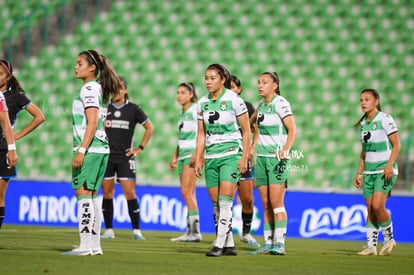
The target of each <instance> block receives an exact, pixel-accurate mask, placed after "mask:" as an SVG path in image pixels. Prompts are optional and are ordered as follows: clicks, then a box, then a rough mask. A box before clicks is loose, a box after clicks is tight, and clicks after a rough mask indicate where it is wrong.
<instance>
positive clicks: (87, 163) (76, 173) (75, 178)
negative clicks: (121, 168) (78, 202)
mask: <svg viewBox="0 0 414 275" xmlns="http://www.w3.org/2000/svg"><path fill="white" fill-rule="evenodd" d="M75 155H76V153H74V154H73V157H75ZM108 158H109V154H96V153H86V154H85V158H84V160H83V164H82V167H81V168H75V169H72V188H73V189H79V188H80V187H81V186H83V187H84V188H85V189H86V190H93V191H98V190H99V188H100V187H101V183H102V180H103V178H104V175H105V171H106V165H107V164H108Z"/></svg>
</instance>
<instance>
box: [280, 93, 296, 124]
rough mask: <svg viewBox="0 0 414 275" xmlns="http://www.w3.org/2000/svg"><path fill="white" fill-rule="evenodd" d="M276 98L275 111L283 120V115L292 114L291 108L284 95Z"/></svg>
mask: <svg viewBox="0 0 414 275" xmlns="http://www.w3.org/2000/svg"><path fill="white" fill-rule="evenodd" d="M276 100H277V102H276V104H277V105H276V112H277V114H278V115H279V117H280V119H282V120H283V119H284V118H285V117H287V116H291V115H292V114H293V113H292V109H291V108H290V103H289V102H288V101H287V100H286V99H285V98H284V97H282V96H278V97H277V99H276Z"/></svg>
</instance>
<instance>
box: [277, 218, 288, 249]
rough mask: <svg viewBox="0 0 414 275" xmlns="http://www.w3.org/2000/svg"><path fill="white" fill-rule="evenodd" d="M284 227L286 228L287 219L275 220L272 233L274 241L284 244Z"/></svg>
mask: <svg viewBox="0 0 414 275" xmlns="http://www.w3.org/2000/svg"><path fill="white" fill-rule="evenodd" d="M286 228H287V221H283V220H282V221H277V222H275V233H274V239H275V243H281V244H285V238H286Z"/></svg>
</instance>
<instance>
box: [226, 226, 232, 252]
mask: <svg viewBox="0 0 414 275" xmlns="http://www.w3.org/2000/svg"><path fill="white" fill-rule="evenodd" d="M224 247H234V238H233V232H232V231H231V227H230V231H229V233H227V238H226V241H225V242H224Z"/></svg>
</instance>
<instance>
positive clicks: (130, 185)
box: [119, 177, 145, 240]
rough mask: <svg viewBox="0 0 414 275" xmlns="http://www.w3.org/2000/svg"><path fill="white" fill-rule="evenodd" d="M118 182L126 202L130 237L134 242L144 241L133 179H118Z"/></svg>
mask: <svg viewBox="0 0 414 275" xmlns="http://www.w3.org/2000/svg"><path fill="white" fill-rule="evenodd" d="M119 182H120V183H121V186H122V191H123V193H124V196H125V199H126V200H127V205H128V214H129V217H130V219H131V225H132V230H133V232H132V237H133V239H134V240H145V238H144V236H142V232H141V229H140V223H141V219H140V213H139V211H140V209H139V203H138V199H137V195H136V192H135V188H136V184H135V178H134V179H131V178H121V177H120V178H119Z"/></svg>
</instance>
